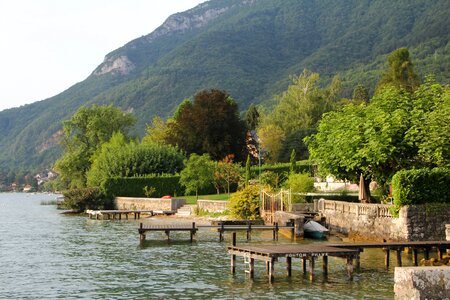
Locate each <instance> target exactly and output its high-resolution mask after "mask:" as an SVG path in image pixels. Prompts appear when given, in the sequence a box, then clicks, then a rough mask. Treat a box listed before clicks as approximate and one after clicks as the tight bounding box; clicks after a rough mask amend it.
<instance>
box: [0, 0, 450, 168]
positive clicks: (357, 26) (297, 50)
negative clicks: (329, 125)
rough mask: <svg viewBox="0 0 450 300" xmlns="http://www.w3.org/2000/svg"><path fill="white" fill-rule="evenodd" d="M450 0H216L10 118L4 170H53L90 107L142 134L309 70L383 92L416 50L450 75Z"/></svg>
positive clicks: (1, 156) (420, 62)
mask: <svg viewBox="0 0 450 300" xmlns="http://www.w3.org/2000/svg"><path fill="white" fill-rule="evenodd" d="M448 15H450V3H449V2H448V1H446V0H432V1H426V0H422V1H418V0H415V1H407V0H399V1H386V0H373V1H370V0H348V1H332V0H326V1H319V0H316V1H312V0H303V1H299V0H212V1H209V2H206V3H204V4H201V5H199V6H197V7H196V8H193V9H191V10H188V11H186V12H183V13H179V14H175V15H173V16H171V17H169V18H168V19H167V20H166V22H165V23H164V24H163V25H162V26H161V27H159V28H158V29H156V30H155V31H154V32H152V33H150V34H149V35H147V36H143V37H141V38H138V39H136V40H133V41H131V42H130V43H128V44H126V45H125V46H123V47H121V48H119V49H117V50H115V51H113V52H111V53H110V54H108V55H107V56H106V57H105V60H104V62H103V63H102V64H100V65H99V66H98V67H97V68H96V69H95V70H94V72H93V73H92V74H91V75H90V76H89V77H88V78H87V79H86V80H84V81H83V82H80V83H78V84H76V85H74V86H73V87H71V88H69V89H68V90H66V91H64V92H62V93H61V94H59V95H57V96H55V97H53V98H50V99H47V100H44V101H41V102H38V103H34V104H31V105H26V106H24V107H21V108H16V109H10V110H5V111H2V112H0V166H1V167H2V168H7V167H15V168H16V167H18V166H23V167H25V166H26V167H27V168H34V167H42V166H50V165H51V163H52V162H53V160H54V159H55V158H56V155H57V154H58V151H59V150H58V147H57V145H56V144H55V141H57V137H58V130H60V128H61V121H62V120H64V119H67V118H69V117H70V115H71V114H73V113H74V112H75V111H76V109H77V108H78V107H80V106H81V105H91V104H93V103H97V104H107V103H113V104H115V105H117V106H120V107H122V108H123V109H124V110H127V111H132V112H133V113H134V114H135V115H136V117H137V118H138V124H137V128H136V133H137V134H142V132H143V130H144V128H145V124H146V123H149V122H150V121H151V119H152V117H153V116H154V115H155V114H157V115H161V116H168V115H170V114H171V113H172V112H173V111H174V109H175V107H176V106H177V105H178V103H180V102H181V101H182V100H183V99H184V98H187V97H191V96H192V95H193V94H195V93H196V92H197V91H199V90H201V89H206V88H220V89H224V90H226V91H228V92H229V93H230V94H231V95H232V96H233V97H234V98H235V99H236V101H237V102H238V103H239V104H240V108H241V109H245V108H246V107H247V106H248V105H249V104H250V103H261V102H264V101H266V100H268V99H270V98H271V97H272V95H273V94H275V93H278V92H279V91H280V90H282V89H283V88H285V87H286V85H287V83H288V77H289V75H290V74H299V73H300V72H301V71H302V70H303V69H304V68H308V69H311V70H313V71H315V72H319V73H320V74H321V75H322V78H323V79H324V81H325V82H326V81H327V80H329V79H330V78H331V77H332V76H333V75H336V74H339V75H340V76H341V78H342V79H343V81H344V94H343V95H344V96H345V95H347V96H348V95H349V94H350V93H351V90H352V89H353V87H354V86H355V85H356V84H357V83H359V82H361V83H364V84H366V85H367V86H368V87H369V88H371V89H373V87H374V85H375V83H376V81H377V80H378V78H379V74H380V70H381V69H383V68H384V62H385V58H386V54H388V53H389V52H391V51H392V50H394V49H396V48H398V47H408V48H409V49H410V52H411V54H412V57H413V60H414V62H415V63H416V65H417V68H418V69H419V71H423V72H426V73H430V72H432V73H434V74H436V77H437V79H438V80H440V81H441V82H446V83H447V82H448V79H449V74H450V73H449V67H450V66H449V57H450V51H449V50H450V45H449V36H450V33H449V28H450V22H449V20H448V18H447V16H448Z"/></svg>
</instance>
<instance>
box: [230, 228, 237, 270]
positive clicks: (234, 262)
mask: <svg viewBox="0 0 450 300" xmlns="http://www.w3.org/2000/svg"><path fill="white" fill-rule="evenodd" d="M231 245H232V246H233V247H235V246H236V232H233V238H232V242H231ZM235 273H236V255H234V254H232V255H231V274H235Z"/></svg>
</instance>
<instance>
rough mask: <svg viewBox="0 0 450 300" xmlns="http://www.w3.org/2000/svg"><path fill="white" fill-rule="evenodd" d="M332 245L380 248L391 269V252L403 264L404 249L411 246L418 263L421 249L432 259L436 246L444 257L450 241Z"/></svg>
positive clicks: (362, 248) (398, 264)
mask: <svg viewBox="0 0 450 300" xmlns="http://www.w3.org/2000/svg"><path fill="white" fill-rule="evenodd" d="M329 246H332V247H343V248H348V249H356V250H358V252H359V253H361V252H363V251H364V249H365V248H380V249H383V250H384V252H385V259H384V261H385V266H386V269H389V260H390V252H391V251H395V252H396V254H397V266H399V267H401V266H402V255H401V253H402V251H404V250H405V249H407V248H409V249H411V251H412V253H413V263H414V265H415V266H417V265H418V260H417V255H418V252H419V251H423V253H424V256H425V259H427V260H428V259H430V251H431V250H432V249H433V248H435V249H437V251H438V256H439V258H440V259H442V256H443V254H444V253H445V252H446V250H447V249H450V241H411V242H383V243H351V244H329ZM359 256H360V254H358V255H357V257H356V266H357V268H359V266H360V259H359Z"/></svg>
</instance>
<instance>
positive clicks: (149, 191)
mask: <svg viewBox="0 0 450 300" xmlns="http://www.w3.org/2000/svg"><path fill="white" fill-rule="evenodd" d="M143 190H144V195H145V197H147V198H150V197H151V196H152V195H153V194H154V193H155V192H156V188H154V187H153V186H150V187H149V186H147V185H146V186H144V189H143Z"/></svg>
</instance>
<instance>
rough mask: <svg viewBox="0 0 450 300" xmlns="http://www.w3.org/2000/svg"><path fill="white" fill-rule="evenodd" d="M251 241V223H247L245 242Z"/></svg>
mask: <svg viewBox="0 0 450 300" xmlns="http://www.w3.org/2000/svg"><path fill="white" fill-rule="evenodd" d="M251 239H252V223H250V222H249V223H248V228H247V241H250V240H251Z"/></svg>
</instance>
